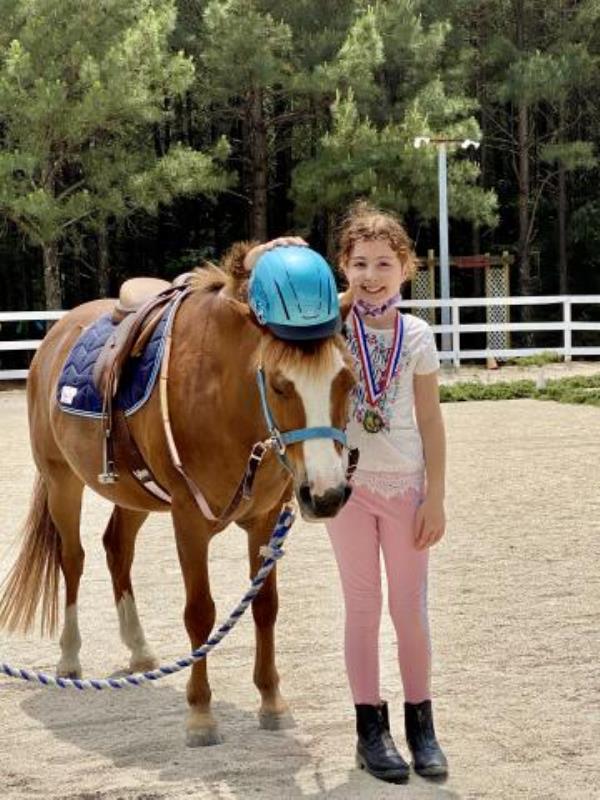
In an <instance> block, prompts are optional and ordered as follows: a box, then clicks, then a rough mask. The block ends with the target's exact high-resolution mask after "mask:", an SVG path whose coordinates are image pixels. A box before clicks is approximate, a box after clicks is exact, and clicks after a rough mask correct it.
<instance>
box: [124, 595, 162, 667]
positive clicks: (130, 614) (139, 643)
mask: <svg viewBox="0 0 600 800" xmlns="http://www.w3.org/2000/svg"><path fill="white" fill-rule="evenodd" d="M117 613H118V615H119V630H120V632H121V640H122V641H123V644H125V646H126V647H128V648H129V650H130V651H131V660H130V666H131V669H133V670H134V671H143V670H147V669H151V668H153V667H154V665H155V664H156V657H155V655H154V653H153V651H152V649H151V648H150V647H149V645H148V643H147V641H146V637H145V636H144V631H143V629H142V625H141V623H140V618H139V617H138V612H137V607H136V605H135V600H134V599H133V597H132V596H131V594H130V593H129V592H124V593H123V596H122V597H121V599H120V600H119V602H118V603H117Z"/></svg>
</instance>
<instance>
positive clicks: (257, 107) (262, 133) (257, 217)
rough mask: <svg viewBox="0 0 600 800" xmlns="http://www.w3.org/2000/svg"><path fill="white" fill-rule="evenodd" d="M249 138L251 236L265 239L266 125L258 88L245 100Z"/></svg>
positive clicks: (261, 240)
mask: <svg viewBox="0 0 600 800" xmlns="http://www.w3.org/2000/svg"><path fill="white" fill-rule="evenodd" d="M248 101H249V102H248V117H249V119H248V123H249V124H248V137H249V142H248V145H249V151H250V184H251V206H250V237H251V238H252V239H257V240H258V241H260V242H264V241H266V239H267V179H268V173H267V170H268V164H267V159H268V154H267V126H266V122H265V115H264V109H263V94H262V90H261V89H253V90H252V91H251V92H250V95H249V98H248Z"/></svg>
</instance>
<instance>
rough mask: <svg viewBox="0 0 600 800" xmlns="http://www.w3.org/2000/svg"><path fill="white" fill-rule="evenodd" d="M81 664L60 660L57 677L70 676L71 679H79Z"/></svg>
mask: <svg viewBox="0 0 600 800" xmlns="http://www.w3.org/2000/svg"><path fill="white" fill-rule="evenodd" d="M81 675H82V672H81V664H79V663H76V664H74V663H70V664H69V663H67V662H65V663H63V662H62V661H59V663H58V666H57V667H56V677H57V678H68V679H69V680H71V681H74V680H78V679H79V678H81Z"/></svg>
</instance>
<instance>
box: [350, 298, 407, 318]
mask: <svg viewBox="0 0 600 800" xmlns="http://www.w3.org/2000/svg"><path fill="white" fill-rule="evenodd" d="M399 300H402V295H401V294H400V292H398V293H397V294H395V295H393V297H389V298H388V299H387V300H386V301H385V303H381V304H380V305H376V304H375V303H369V301H368V300H355V301H354V308H355V309H356V310H357V311H358V313H359V314H360V316H361V317H381V316H383V315H384V314H385V313H386V311H389V310H390V308H393V307H394V306H395V305H396V303H397V302H398V301H399Z"/></svg>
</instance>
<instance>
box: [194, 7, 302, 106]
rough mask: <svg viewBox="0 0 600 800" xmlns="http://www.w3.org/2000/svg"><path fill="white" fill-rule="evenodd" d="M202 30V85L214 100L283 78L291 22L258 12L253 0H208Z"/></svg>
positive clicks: (287, 61)
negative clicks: (280, 20)
mask: <svg viewBox="0 0 600 800" xmlns="http://www.w3.org/2000/svg"><path fill="white" fill-rule="evenodd" d="M204 36H205V38H204V43H203V50H202V54H201V58H202V65H203V68H204V69H205V70H206V75H205V76H204V81H203V85H204V88H205V90H206V91H207V92H208V93H209V95H210V97H211V98H213V99H214V100H217V101H221V102H225V101H227V100H229V99H231V98H235V97H239V96H242V95H244V94H245V93H246V92H248V91H250V90H252V89H254V88H257V87H265V86H269V85H274V84H281V83H284V82H285V80H286V78H287V77H288V76H289V74H290V62H289V58H290V53H291V46H292V32H291V30H290V27H289V26H288V25H286V24H285V23H284V22H278V21H276V20H275V19H273V17H272V16H271V15H270V14H269V13H263V12H262V11H261V10H260V9H259V8H258V7H257V4H256V3H255V2H254V0H211V2H209V3H208V4H207V6H206V9H205V11H204ZM207 79H208V80H207Z"/></svg>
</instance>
